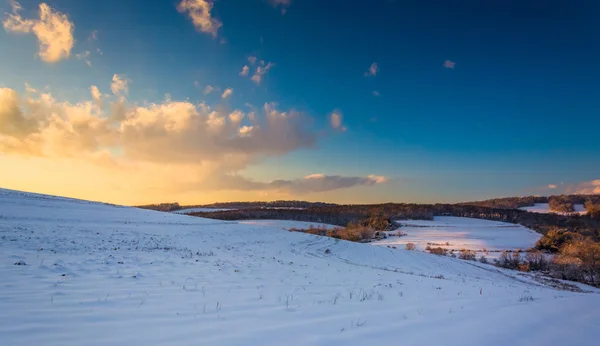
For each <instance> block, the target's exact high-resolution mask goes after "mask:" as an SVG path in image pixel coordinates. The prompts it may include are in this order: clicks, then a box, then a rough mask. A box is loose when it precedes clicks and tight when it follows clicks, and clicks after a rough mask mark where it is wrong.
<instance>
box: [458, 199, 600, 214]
mask: <svg viewBox="0 0 600 346" xmlns="http://www.w3.org/2000/svg"><path fill="white" fill-rule="evenodd" d="M536 203H548V204H549V205H550V210H551V211H554V212H562V213H570V212H573V211H574V205H575V204H583V205H586V204H588V203H591V204H600V195H577V194H576V195H554V196H548V197H545V196H527V197H504V198H494V199H488V200H485V201H475V202H466V203H460V204H462V205H477V206H480V207H488V208H501V209H518V208H523V207H531V206H533V205H534V204H536Z"/></svg>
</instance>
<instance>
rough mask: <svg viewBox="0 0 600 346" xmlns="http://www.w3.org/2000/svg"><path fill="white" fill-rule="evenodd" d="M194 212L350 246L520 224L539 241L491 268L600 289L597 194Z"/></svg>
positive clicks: (285, 204)
mask: <svg viewBox="0 0 600 346" xmlns="http://www.w3.org/2000/svg"><path fill="white" fill-rule="evenodd" d="M536 203H548V204H549V208H550V210H551V211H554V212H552V213H533V212H528V211H525V210H521V209H519V208H522V207H528V206H533V205H534V204H536ZM576 204H582V205H584V206H585V208H586V211H587V212H586V213H585V214H584V215H580V214H579V213H574V211H575V208H574V205H576ZM198 207H204V208H211V207H212V208H225V209H230V210H224V211H210V212H196V213H189V215H192V216H198V217H204V218H211V219H219V220H232V221H233V220H257V219H258V220H260V219H263V220H267V219H271V220H296V221H305V222H314V223H325V224H332V225H337V226H340V228H338V229H336V231H335V232H337V234H336V235H333V236H334V237H340V238H342V239H349V240H352V239H354V238H356V239H354V240H355V241H356V240H360V239H364V238H365V237H364V236H362V234H363V233H364V234H369V236H372V235H373V234H375V233H376V231H391V230H395V229H397V228H399V227H400V225H399V224H398V223H396V221H399V220H406V219H422V220H432V219H433V218H434V217H435V216H457V217H469V218H477V219H486V220H493V221H502V222H508V223H513V224H520V225H523V226H525V227H527V228H530V229H533V230H534V231H536V232H538V233H540V234H542V235H543V236H542V238H541V239H540V240H539V241H538V242H537V244H536V245H535V248H534V249H530V250H528V251H531V252H528V254H527V260H525V261H523V260H522V259H520V257H519V254H518V253H517V254H516V256H512V257H510V256H509V255H508V254H507V253H503V255H502V257H501V259H500V261H496V262H497V263H495V264H496V265H498V266H502V267H506V268H511V269H517V270H524V271H529V270H539V271H543V272H546V273H548V275H550V276H552V277H555V278H560V279H564V280H574V281H580V282H584V283H588V284H592V285H596V286H599V287H600V195H561V196H549V197H536V196H530V197H508V198H496V199H490V200H486V201H476V202H467V203H459V204H410V203H387V204H367V205H335V204H327V203H311V202H302V201H277V202H235V203H215V204H210V205H203V206H198ZM142 208H148V209H154V210H162V211H173V210H180V209H184V208H190V206H185V207H183V206H180V205H179V204H177V203H163V204H157V205H150V206H142ZM318 230H319V229H318V228H317V231H318ZM300 231H302V230H300ZM304 231H307V230H304ZM335 232H334V233H335ZM325 233H326V232H325ZM344 235H355V237H354V238H352V237H344ZM367 238H368V237H367ZM369 239H370V238H369ZM433 250H435V249H433ZM440 250H443V249H441V248H440ZM540 251H544V252H547V253H554V254H556V256H554V260H552V261H546V260H544V256H543V255H541V252H540ZM430 252H431V251H430ZM432 253H434V252H432ZM472 257H473V258H474V256H472Z"/></svg>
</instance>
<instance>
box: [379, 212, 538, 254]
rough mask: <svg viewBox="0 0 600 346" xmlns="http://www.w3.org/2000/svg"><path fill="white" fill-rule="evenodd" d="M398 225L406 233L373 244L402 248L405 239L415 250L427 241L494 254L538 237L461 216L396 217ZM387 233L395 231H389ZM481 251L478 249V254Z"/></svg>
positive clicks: (532, 242) (524, 246) (528, 244)
mask: <svg viewBox="0 0 600 346" xmlns="http://www.w3.org/2000/svg"><path fill="white" fill-rule="evenodd" d="M399 223H400V224H401V225H402V227H400V228H399V229H398V231H401V232H403V233H406V236H402V237H389V238H387V239H384V240H381V241H378V242H374V243H372V244H374V245H389V246H397V247H402V248H404V246H405V244H406V243H414V244H415V245H416V248H417V249H418V250H424V249H425V247H427V245H430V246H431V247H438V246H439V247H442V248H445V249H448V250H461V249H467V250H474V251H481V252H483V250H484V249H486V250H487V251H488V252H489V254H487V255H485V256H486V257H490V258H494V257H498V256H499V255H500V251H503V250H516V249H522V250H525V249H529V248H531V247H533V246H534V245H535V243H536V242H537V241H538V239H540V238H541V235H540V234H539V233H536V232H534V231H533V230H530V229H528V228H525V227H523V226H520V225H515V224H511V223H504V222H497V221H489V220H481V219H470V218H465V217H452V216H436V217H435V218H434V220H433V221H428V220H410V221H400V222H399ZM389 233H395V231H394V232H389ZM481 254H482V253H478V257H479V256H480V255H481Z"/></svg>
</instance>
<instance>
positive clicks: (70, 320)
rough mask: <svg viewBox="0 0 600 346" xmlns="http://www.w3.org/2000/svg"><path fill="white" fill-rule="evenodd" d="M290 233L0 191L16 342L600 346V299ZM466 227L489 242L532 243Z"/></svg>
mask: <svg viewBox="0 0 600 346" xmlns="http://www.w3.org/2000/svg"><path fill="white" fill-rule="evenodd" d="M435 222H438V223H440V222H441V225H443V224H445V223H446V224H451V222H450V221H448V220H446V221H444V220H443V219H442V220H436V221H435ZM461 222H462V221H461ZM455 224H456V223H455ZM441 225H439V226H441ZM280 226H281V224H271V225H269V224H260V223H254V224H253V223H238V222H224V221H216V220H207V219H202V218H196V217H189V216H185V215H177V214H173V213H161V212H154V211H148V210H141V209H135V208H127V207H119V206H111V205H104V204H99V203H91V202H86V201H79V200H71V199H64V198H54V197H49V196H42V195H34V194H26V193H19V192H14V191H8V190H0V245H1V246H0V277H2V278H3V280H2V281H1V282H0V311H2V314H0V335H1V340H2V344H3V345H83V344H85V345H107V344H111V345H142V344H144V345H156V344H169V345H191V344H194V345H196V344H203V345H204V344H206V345H258V344H260V345H283V344H285V345H340V344H343V345H345V346H351V345H365V344H370V345H384V344H390V345H392V344H394V345H395V344H399V343H400V344H402V345H429V344H431V342H432V337H433V336H434V335H435V338H437V340H438V341H437V342H438V343H441V344H444V345H461V346H464V345H482V344H485V345H506V344H512V345H564V344H572V345H583V346H585V345H596V344H597V342H598V337H599V336H600V335H599V333H598V328H597V321H598V319H599V318H600V295H599V294H598V293H597V292H598V290H595V289H593V288H590V287H587V286H582V285H579V287H582V288H584V289H585V290H586V291H590V292H592V293H576V292H571V291H560V290H556V289H554V288H551V287H549V286H546V285H544V284H542V283H539V282H538V281H536V280H534V277H533V276H530V275H528V274H522V273H517V272H512V271H507V270H502V269H498V268H495V267H492V266H488V265H483V264H480V263H475V262H468V261H461V260H458V259H453V258H448V257H439V256H434V255H429V254H426V253H422V252H418V251H404V250H402V249H390V248H387V247H385V246H373V245H370V244H359V243H351V242H346V241H340V240H335V239H332V238H326V237H318V236H313V235H309V234H303V233H297V232H287V231H283V230H282V229H281V227H280ZM466 226H468V227H469V229H471V232H472V234H476V235H478V236H477V239H479V241H480V243H476V245H477V246H479V245H482V244H488V245H494V246H515V247H516V246H522V245H523V243H524V242H528V241H530V240H533V236H534V235H533V234H532V235H531V236H529V235H528V236H527V237H526V236H524V234H528V232H527V231H526V230H522V229H517V228H515V229H511V228H507V227H501V226H500V225H499V226H498V232H496V233H498V234H496V233H494V235H492V236H489V237H487V236H485V235H484V234H480V233H478V232H481V233H484V232H483V230H480V229H481V227H482V226H481V225H473V224H467V225H466ZM438 228H439V229H438V230H437V232H440V231H443V230H444V229H451V228H452V227H446V228H443V227H438ZM415 229H416V228H415ZM478 230H480V231H478ZM448 232H450V233H452V231H451V230H450V231H448ZM502 232H505V233H507V234H513V233H512V232H515V233H514V234H515V236H507V237H506V238H502V237H500V234H501V233H502ZM454 233H456V232H454ZM517 234H518V235H517ZM454 236H455V238H456V235H454ZM528 237H531V238H528ZM472 238H473V237H472ZM440 239H443V237H442V236H440ZM474 245H475V244H474ZM507 330H509V331H510V333H507Z"/></svg>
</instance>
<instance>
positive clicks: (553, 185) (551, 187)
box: [548, 184, 558, 189]
mask: <svg viewBox="0 0 600 346" xmlns="http://www.w3.org/2000/svg"><path fill="white" fill-rule="evenodd" d="M557 187H558V186H557V185H555V184H548V188H549V189H556V188H557Z"/></svg>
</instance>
